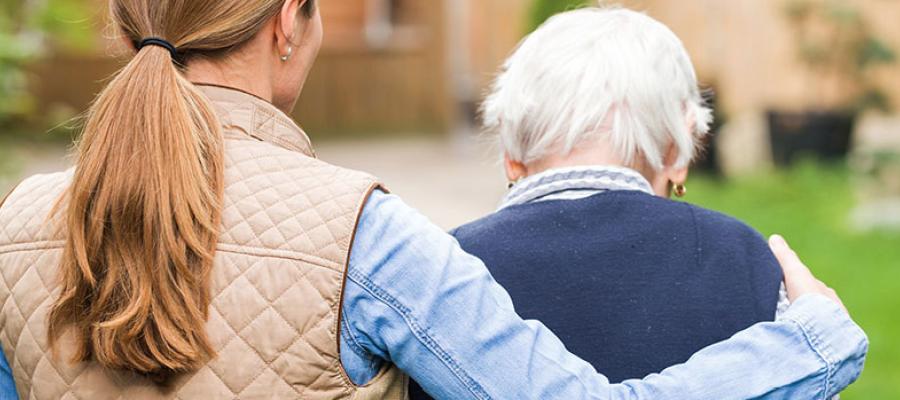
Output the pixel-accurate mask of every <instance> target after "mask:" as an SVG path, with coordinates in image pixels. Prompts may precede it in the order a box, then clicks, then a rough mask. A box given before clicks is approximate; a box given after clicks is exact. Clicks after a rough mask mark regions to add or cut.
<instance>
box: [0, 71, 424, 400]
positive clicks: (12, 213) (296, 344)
mask: <svg viewBox="0 0 900 400" xmlns="http://www.w3.org/2000/svg"><path fill="white" fill-rule="evenodd" d="M203 90H204V92H206V93H207V95H208V96H209V97H210V99H212V100H213V103H214V105H215V106H216V109H217V111H218V113H219V115H220V118H221V120H222V123H223V126H224V127H225V133H226V137H227V139H228V140H227V141H226V151H225V154H226V165H227V168H226V189H225V209H224V215H223V225H224V226H223V235H222V237H221V239H220V241H219V245H218V253H217V256H216V261H215V268H214V276H213V280H212V291H213V295H214V300H213V302H212V305H211V308H210V320H209V322H208V325H207V329H208V331H209V335H210V337H211V339H212V341H213V343H214V347H215V349H216V351H217V352H218V357H217V358H216V359H214V360H212V361H211V362H209V364H207V365H206V366H205V367H203V368H202V369H200V370H199V371H197V372H196V373H193V374H190V375H186V376H183V377H181V378H179V379H177V380H176V381H175V382H174V384H172V385H170V387H167V388H160V387H157V386H154V385H153V384H151V383H150V382H147V381H146V380H143V379H142V378H140V377H136V376H133V375H131V374H127V373H121V372H110V371H104V370H102V369H101V368H99V367H98V366H96V365H93V364H90V363H85V364H79V365H73V364H71V363H69V362H68V359H67V358H66V354H65V346H62V347H63V349H62V350H63V354H62V356H63V357H60V359H59V360H56V359H54V358H53V357H51V355H50V354H49V353H48V348H47V338H46V320H47V312H48V309H49V306H50V304H51V303H52V301H53V299H54V298H55V293H56V289H55V279H56V274H57V269H58V264H59V261H60V255H61V253H62V250H61V248H62V245H63V242H62V241H61V238H60V237H56V236H54V235H53V229H52V228H51V226H50V225H52V223H49V222H47V219H48V215H49V214H50V209H51V207H52V205H53V203H54V201H55V200H56V199H57V198H58V197H59V196H60V194H61V193H62V192H63V191H64V190H65V188H66V186H67V185H68V182H69V179H70V176H71V173H59V174H53V175H43V176H36V177H33V178H30V179H28V180H26V181H25V182H23V183H22V184H20V185H19V187H18V188H17V189H16V190H15V191H14V192H13V193H12V194H11V195H10V196H9V197H8V198H7V200H6V203H5V204H4V205H3V206H2V208H0V274H2V277H0V282H2V283H0V304H2V310H0V342H2V345H3V351H4V352H5V354H6V356H7V359H8V360H9V363H10V366H11V367H12V370H13V374H14V376H15V380H16V385H17V388H18V391H19V395H20V396H21V397H22V398H30V399H73V400H74V399H92V400H93V399H125V400H139V399H161V398H167V399H169V398H171V399H227V398H240V399H404V398H406V397H407V394H406V383H407V379H406V377H405V376H403V375H402V374H401V373H400V372H399V371H398V370H397V369H396V368H393V367H389V368H385V370H384V371H382V372H381V373H380V374H379V375H378V377H377V378H375V379H374V380H373V381H372V382H371V383H369V384H367V385H365V386H364V387H357V386H355V385H354V384H353V383H352V382H351V381H350V380H349V378H348V377H347V375H346V373H345V372H344V371H343V368H342V366H341V363H340V354H339V346H338V337H339V335H338V319H339V317H340V304H341V294H342V291H343V283H344V274H345V269H346V266H347V260H348V256H349V250H350V246H351V243H352V241H353V235H354V232H355V226H356V222H357V218H358V216H359V213H360V210H361V208H362V205H363V203H364V202H365V200H366V198H367V197H368V195H369V194H370V193H371V191H372V190H373V189H374V188H376V187H377V183H376V182H375V180H374V179H373V178H372V177H370V176H368V175H365V174H362V173H358V172H354V171H349V170H345V169H341V168H337V167H334V166H331V165H328V164H326V163H324V162H321V161H318V160H317V159H316V158H315V155H314V154H313V152H312V149H311V147H310V143H309V140H308V139H307V137H306V135H305V134H304V133H303V131H302V130H300V128H299V127H297V125H295V124H294V123H293V122H292V121H291V120H290V118H288V117H287V116H285V115H284V114H282V113H281V112H279V111H278V110H277V109H275V108H274V107H272V106H271V105H270V104H268V103H266V102H264V101H262V100H259V99H256V98H255V97H252V96H250V95H247V94H243V93H240V92H237V91H233V90H229V89H224V88H216V87H203Z"/></svg>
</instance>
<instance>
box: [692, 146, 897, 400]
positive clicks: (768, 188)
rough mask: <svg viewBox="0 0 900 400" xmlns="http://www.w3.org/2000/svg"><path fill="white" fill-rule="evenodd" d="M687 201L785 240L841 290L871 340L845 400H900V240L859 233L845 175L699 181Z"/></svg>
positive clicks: (801, 172) (801, 171)
mask: <svg viewBox="0 0 900 400" xmlns="http://www.w3.org/2000/svg"><path fill="white" fill-rule="evenodd" d="M689 188H690V193H689V194H688V197H687V199H686V200H688V201H690V202H692V203H694V204H698V205H701V206H704V207H707V208H711V209H714V210H718V211H721V212H724V213H727V214H730V215H732V216H735V217H737V218H739V219H741V220H743V221H745V222H747V223H748V224H750V225H752V226H753V227H755V228H756V229H757V230H759V231H760V232H762V233H763V234H764V235H770V234H773V233H779V234H782V235H784V236H785V237H786V238H787V239H788V241H789V242H790V243H791V245H792V246H793V247H794V248H795V249H796V250H797V252H798V253H800V256H801V257H802V258H803V260H804V261H805V262H806V264H807V265H809V266H810V268H811V269H812V270H813V272H814V273H815V274H816V275H817V276H818V277H819V279H822V280H823V281H825V282H826V283H828V284H829V285H830V286H832V287H833V288H834V289H835V290H837V292H838V294H839V295H840V296H841V298H842V300H843V301H844V303H845V304H846V306H847V308H849V309H850V312H851V314H852V315H853V317H854V319H855V320H856V321H857V322H858V323H859V324H860V325H861V326H862V327H863V329H865V331H866V333H867V334H868V335H869V341H870V349H869V356H868V359H867V362H866V369H865V372H864V373H863V375H862V377H861V378H860V380H859V381H858V382H857V383H855V384H854V385H853V386H851V387H850V388H849V389H848V390H847V392H846V393H845V394H844V395H842V399H844V400H854V399H859V400H879V399H900V232H868V233H863V232H856V231H854V229H852V228H851V226H850V224H849V221H848V215H849V213H850V210H851V209H852V208H853V205H854V192H853V189H852V184H851V180H850V179H849V178H848V174H847V173H846V171H845V170H844V169H840V168H829V167H821V166H815V165H811V164H807V165H803V166H800V167H797V168H795V169H794V170H793V171H791V172H783V173H766V174H764V175H760V176H755V177H747V178H741V179H736V180H729V181H723V182H718V181H716V180H713V179H708V178H703V177H697V178H695V179H692V180H691V182H690V185H689Z"/></svg>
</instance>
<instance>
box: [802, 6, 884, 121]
mask: <svg viewBox="0 0 900 400" xmlns="http://www.w3.org/2000/svg"><path fill="white" fill-rule="evenodd" d="M785 15H786V16H787V18H788V19H789V20H790V21H791V22H792V26H793V27H794V29H795V32H794V33H795V34H794V38H795V40H796V41H797V49H798V55H799V57H800V60H802V61H803V63H804V64H805V65H806V66H807V68H808V69H809V70H810V71H811V72H813V73H814V74H816V75H817V76H818V78H819V81H820V82H826V81H829V80H836V81H838V83H839V84H842V85H844V87H849V88H852V89H853V90H854V91H855V92H856V93H855V96H856V97H855V98H853V99H850V100H849V102H848V104H846V105H845V107H844V108H846V110H847V111H851V112H857V113H858V112H862V111H864V110H866V109H878V110H882V111H890V104H889V102H888V96H887V95H886V94H885V93H884V92H883V91H881V90H880V89H879V88H878V87H877V86H876V85H874V84H873V83H872V82H871V79H870V78H869V74H868V71H869V70H870V69H871V68H872V67H876V66H878V65H885V64H892V63H894V62H895V61H896V54H895V53H894V51H893V49H891V47H890V46H889V45H888V44H887V43H885V42H884V41H882V40H881V39H879V38H878V37H876V36H875V35H874V34H873V33H872V32H871V30H870V29H869V26H868V24H867V23H866V20H865V18H864V17H863V15H862V13H861V12H860V11H859V9H857V8H856V7H854V6H853V5H852V4H851V3H850V2H848V1H846V0H788V2H787V3H786V6H785Z"/></svg>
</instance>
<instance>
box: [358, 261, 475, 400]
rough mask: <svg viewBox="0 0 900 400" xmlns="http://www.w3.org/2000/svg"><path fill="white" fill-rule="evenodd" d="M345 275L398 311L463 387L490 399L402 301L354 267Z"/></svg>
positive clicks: (473, 393) (413, 331) (417, 337)
mask: <svg viewBox="0 0 900 400" xmlns="http://www.w3.org/2000/svg"><path fill="white" fill-rule="evenodd" d="M347 277H348V278H349V279H351V280H353V282H355V283H356V284H358V285H360V286H361V287H363V288H365V290H366V291H368V292H369V293H370V294H371V295H372V296H373V297H375V298H376V299H378V300H379V301H381V302H383V303H385V304H387V305H388V306H390V307H391V308H392V309H394V311H396V312H397V313H399V314H400V315H401V316H402V317H403V319H404V320H405V321H406V324H407V326H408V327H409V329H410V331H411V332H412V333H413V334H414V335H415V337H416V339H417V340H418V341H419V342H421V343H422V344H423V345H424V346H425V347H426V348H428V349H429V350H430V351H431V352H432V353H433V354H435V355H436V356H437V357H438V358H439V359H440V360H441V361H442V362H443V363H444V365H446V366H447V368H449V369H450V371H452V372H453V375H455V376H456V378H457V379H459V380H460V383H462V384H463V385H465V387H466V388H467V389H468V390H469V392H471V393H472V395H473V396H475V397H476V398H478V399H481V400H491V396H490V395H489V394H488V393H487V392H486V391H485V390H484V388H482V387H481V386H480V385H479V384H478V383H477V382H476V381H475V380H474V379H472V377H470V376H469V375H468V374H467V373H466V372H465V370H463V368H462V367H461V366H460V365H459V364H458V363H457V362H456V360H454V359H453V357H451V356H450V354H449V353H448V352H447V351H446V350H444V348H443V347H442V346H441V345H440V343H438V341H437V340H436V339H435V338H434V337H432V336H431V335H429V334H428V333H427V332H426V328H423V327H422V326H421V325H420V324H419V323H418V321H417V319H416V318H415V316H413V315H412V313H411V312H410V310H409V308H408V307H406V306H404V305H403V304H402V303H400V302H399V301H397V299H396V298H394V297H393V296H392V295H391V294H390V293H388V292H387V291H385V290H384V289H383V288H381V287H380V286H378V285H377V284H375V283H374V282H372V281H371V280H369V279H368V277H366V276H365V275H364V274H362V273H360V272H359V271H356V270H354V269H350V270H349V271H348V274H347Z"/></svg>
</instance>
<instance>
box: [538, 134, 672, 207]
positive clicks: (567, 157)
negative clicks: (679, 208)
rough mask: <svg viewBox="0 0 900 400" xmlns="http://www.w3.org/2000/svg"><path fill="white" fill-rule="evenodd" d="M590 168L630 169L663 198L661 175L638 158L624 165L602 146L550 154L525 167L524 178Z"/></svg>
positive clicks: (584, 146)
mask: <svg viewBox="0 0 900 400" xmlns="http://www.w3.org/2000/svg"><path fill="white" fill-rule="evenodd" d="M590 166H615V167H624V168H630V169H633V170H635V171H637V172H638V173H640V174H641V175H642V176H643V177H644V178H645V179H647V181H648V182H650V184H651V186H653V189H654V191H655V192H656V193H657V194H658V195H660V196H665V193H666V190H667V187H666V185H665V184H661V183H660V182H664V183H668V181H665V180H662V181H661V180H660V179H661V178H660V177H661V175H662V174H659V173H658V172H657V171H656V170H654V169H653V168H652V167H650V166H649V165H647V163H645V162H643V161H642V160H641V159H640V158H638V159H637V160H635V161H634V162H632V163H631V164H628V163H625V162H624V161H623V160H622V158H621V157H619V156H618V155H616V153H615V152H613V151H612V150H611V149H609V148H608V147H607V146H603V145H599V144H597V145H590V144H588V145H580V146H576V147H575V149H573V150H572V152H571V153H569V154H562V152H552V154H551V155H550V156H547V157H544V158H543V159H540V160H538V161H535V162H532V163H529V164H528V165H526V166H525V167H526V176H532V175H537V174H540V173H541V172H545V171H549V170H551V169H556V168H568V167H590Z"/></svg>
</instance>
